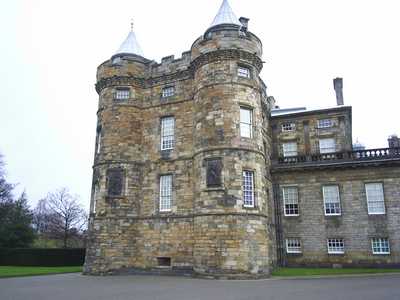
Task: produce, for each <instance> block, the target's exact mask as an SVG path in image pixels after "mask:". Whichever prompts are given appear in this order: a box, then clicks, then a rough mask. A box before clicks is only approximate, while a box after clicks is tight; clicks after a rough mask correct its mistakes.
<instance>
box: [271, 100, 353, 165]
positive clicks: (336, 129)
mask: <svg viewBox="0 0 400 300" xmlns="http://www.w3.org/2000/svg"><path fill="white" fill-rule="evenodd" d="M321 119H331V120H332V123H333V126H332V127H329V128H318V120H321ZM285 123H294V124H295V126H296V128H295V130H293V131H288V132H285V131H283V130H282V125H283V124H285ZM271 128H272V139H273V158H275V159H276V158H278V157H282V156H283V150H282V144H283V143H287V142H296V143H297V151H298V155H307V154H315V153H319V139H323V138H333V139H335V142H336V152H341V151H351V150H352V133H351V128H352V126H351V107H349V106H343V107H336V108H332V109H324V110H316V111H307V112H299V113H293V114H285V115H277V116H273V117H272V118H271Z"/></svg>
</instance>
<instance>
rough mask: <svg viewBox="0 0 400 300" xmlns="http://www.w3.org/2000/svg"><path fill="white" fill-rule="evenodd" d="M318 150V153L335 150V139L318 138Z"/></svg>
mask: <svg viewBox="0 0 400 300" xmlns="http://www.w3.org/2000/svg"><path fill="white" fill-rule="evenodd" d="M319 152H320V153H332V152H336V143H335V139H331V138H329V139H320V140H319Z"/></svg>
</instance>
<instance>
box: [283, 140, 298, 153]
mask: <svg viewBox="0 0 400 300" xmlns="http://www.w3.org/2000/svg"><path fill="white" fill-rule="evenodd" d="M282 148H283V156H284V157H290V156H297V143H295V142H290V143H283V144H282Z"/></svg>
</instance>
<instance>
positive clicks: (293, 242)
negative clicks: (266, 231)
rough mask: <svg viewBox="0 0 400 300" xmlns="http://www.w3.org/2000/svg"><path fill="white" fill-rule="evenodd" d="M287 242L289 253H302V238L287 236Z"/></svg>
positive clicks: (287, 251)
mask: <svg viewBox="0 0 400 300" xmlns="http://www.w3.org/2000/svg"><path fill="white" fill-rule="evenodd" d="M285 244H286V247H285V248H286V253H288V254H301V253H302V245H301V239H300V238H297V237H296V238H294V237H293V238H290V237H288V238H286V239H285Z"/></svg>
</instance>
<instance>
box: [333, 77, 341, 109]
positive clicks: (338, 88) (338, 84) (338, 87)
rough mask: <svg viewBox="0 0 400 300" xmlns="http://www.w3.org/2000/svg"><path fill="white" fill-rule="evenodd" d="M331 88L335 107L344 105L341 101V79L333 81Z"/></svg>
mask: <svg viewBox="0 0 400 300" xmlns="http://www.w3.org/2000/svg"><path fill="white" fill-rule="evenodd" d="M333 87H334V89H335V92H336V103H337V105H344V101H343V78H339V77H337V78H335V79H333Z"/></svg>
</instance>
